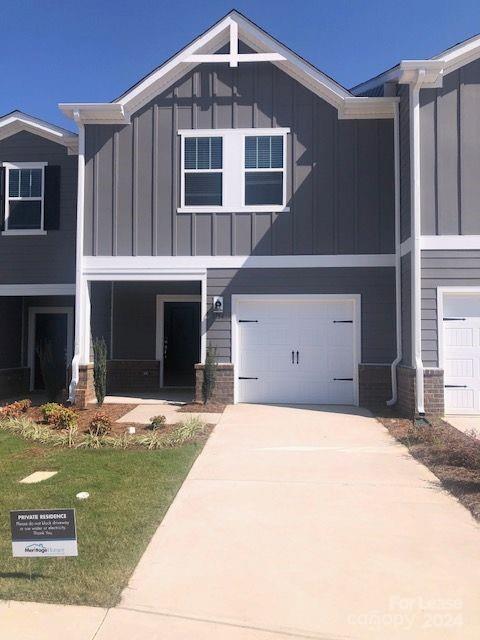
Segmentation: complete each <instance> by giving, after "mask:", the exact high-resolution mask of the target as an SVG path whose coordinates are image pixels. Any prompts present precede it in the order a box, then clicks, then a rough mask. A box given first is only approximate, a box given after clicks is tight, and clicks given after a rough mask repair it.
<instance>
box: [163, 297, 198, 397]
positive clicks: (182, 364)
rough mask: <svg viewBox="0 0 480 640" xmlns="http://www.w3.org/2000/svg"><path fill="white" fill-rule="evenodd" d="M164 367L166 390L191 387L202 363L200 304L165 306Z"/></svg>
mask: <svg viewBox="0 0 480 640" xmlns="http://www.w3.org/2000/svg"><path fill="white" fill-rule="evenodd" d="M163 355H164V365H163V383H164V386H166V387H192V386H193V385H194V383H195V364H196V363H197V362H199V361H200V303H198V302H165V306H164V348H163Z"/></svg>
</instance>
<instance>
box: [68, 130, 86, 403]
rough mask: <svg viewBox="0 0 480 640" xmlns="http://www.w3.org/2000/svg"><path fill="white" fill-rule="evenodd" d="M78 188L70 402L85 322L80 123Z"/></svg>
mask: <svg viewBox="0 0 480 640" xmlns="http://www.w3.org/2000/svg"><path fill="white" fill-rule="evenodd" d="M78 130H79V136H78V187H77V245H76V268H75V349H74V356H73V360H72V380H71V382H70V389H69V396H68V397H69V400H70V401H71V402H73V401H74V400H75V390H76V388H77V384H78V374H79V364H80V357H81V340H82V337H81V336H82V333H83V326H84V321H83V318H82V314H83V304H82V293H83V286H82V285H83V275H82V273H83V220H84V214H85V212H84V202H85V195H84V194H85V125H84V124H83V123H82V122H80V121H79V122H78Z"/></svg>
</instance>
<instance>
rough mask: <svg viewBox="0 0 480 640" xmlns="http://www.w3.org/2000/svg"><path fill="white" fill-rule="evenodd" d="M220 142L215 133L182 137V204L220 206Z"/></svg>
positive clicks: (221, 146)
mask: <svg viewBox="0 0 480 640" xmlns="http://www.w3.org/2000/svg"><path fill="white" fill-rule="evenodd" d="M222 143H223V141H222V138H221V137H218V136H216V137H213V136H212V137H210V136H209V137H191V138H185V140H184V204H185V206H200V207H203V206H212V205H213V206H220V207H221V206H222V202H223V198H222V164H223V162H222V148H223V144H222Z"/></svg>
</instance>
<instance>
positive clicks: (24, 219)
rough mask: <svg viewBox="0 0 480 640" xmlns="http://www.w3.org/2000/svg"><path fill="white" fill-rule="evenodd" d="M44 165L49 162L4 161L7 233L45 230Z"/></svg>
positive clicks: (41, 231)
mask: <svg viewBox="0 0 480 640" xmlns="http://www.w3.org/2000/svg"><path fill="white" fill-rule="evenodd" d="M45 165H46V163H24V162H19V163H8V162H5V163H4V165H3V166H4V167H5V185H6V189H5V192H6V193H5V231H4V233H9V234H25V233H43V219H44V190H45V186H44V185H45Z"/></svg>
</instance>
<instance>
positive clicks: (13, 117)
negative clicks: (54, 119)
mask: <svg viewBox="0 0 480 640" xmlns="http://www.w3.org/2000/svg"><path fill="white" fill-rule="evenodd" d="M20 131H28V132H29V133H32V134H34V135H36V136H41V137H42V138H46V139H47V140H50V141H51V142H56V143H58V144H61V145H63V146H65V147H67V149H68V153H69V154H77V153H78V136H77V134H76V133H73V132H72V131H68V129H63V128H62V127H57V125H54V124H50V123H49V122H46V121H45V120H40V118H35V117H34V116H30V115H28V114H27V113H23V112H22V111H12V112H11V113H7V114H6V115H4V116H2V117H0V140H4V139H5V138H9V137H10V136H13V135H15V134H16V133H19V132H20Z"/></svg>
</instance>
